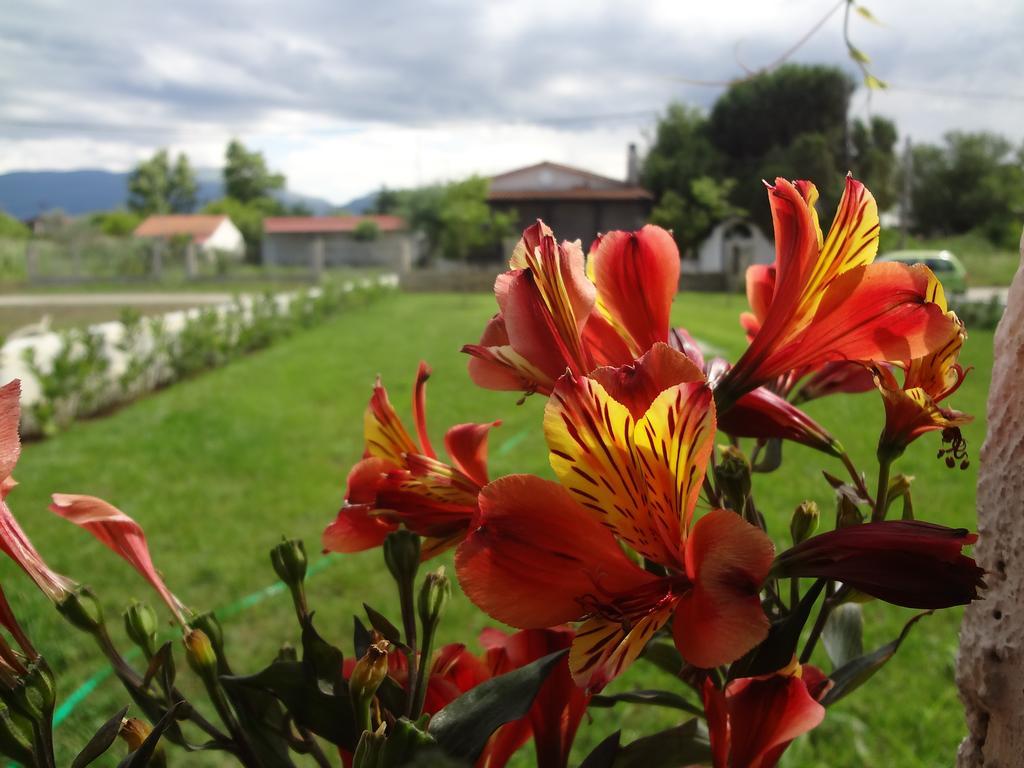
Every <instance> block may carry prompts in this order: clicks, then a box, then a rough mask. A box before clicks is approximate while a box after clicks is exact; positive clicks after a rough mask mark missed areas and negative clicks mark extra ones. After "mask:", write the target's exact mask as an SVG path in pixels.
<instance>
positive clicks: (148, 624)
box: [124, 600, 160, 658]
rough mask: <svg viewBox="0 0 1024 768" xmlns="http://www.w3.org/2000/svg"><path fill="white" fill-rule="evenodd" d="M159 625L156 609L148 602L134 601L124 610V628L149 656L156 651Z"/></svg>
mask: <svg viewBox="0 0 1024 768" xmlns="http://www.w3.org/2000/svg"><path fill="white" fill-rule="evenodd" d="M159 626H160V622H159V620H158V619H157V617H156V611H154V610H153V609H152V608H150V607H149V606H148V605H147V604H146V603H140V602H138V601H137V600H136V601H133V602H132V604H131V605H129V606H128V609H127V610H126V611H125V612H124V630H125V632H127V633H128V637H129V638H131V641H132V642H133V643H135V644H136V645H137V646H139V647H140V648H141V649H142V650H143V652H144V653H145V654H146V657H147V658H148V657H150V656H152V655H153V654H154V653H155V652H156V632H157V629H158V628H159Z"/></svg>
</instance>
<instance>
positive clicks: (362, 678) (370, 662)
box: [348, 640, 388, 731]
mask: <svg viewBox="0 0 1024 768" xmlns="http://www.w3.org/2000/svg"><path fill="white" fill-rule="evenodd" d="M387 675H388V641H387V640H377V641H376V642H373V643H371V644H370V645H369V647H368V648H367V649H366V653H364V654H363V657H362V658H361V659H359V661H357V662H356V666H355V669H353V670H352V675H351V677H349V679H348V693H349V697H350V698H351V700H352V709H353V710H354V711H355V715H356V723H358V724H359V726H360V727H361V728H362V729H363V730H364V731H369V730H370V724H371V720H370V704H371V703H372V702H373V697H374V695H375V694H376V693H377V689H378V688H380V685H381V683H383V682H384V678H385V677H387Z"/></svg>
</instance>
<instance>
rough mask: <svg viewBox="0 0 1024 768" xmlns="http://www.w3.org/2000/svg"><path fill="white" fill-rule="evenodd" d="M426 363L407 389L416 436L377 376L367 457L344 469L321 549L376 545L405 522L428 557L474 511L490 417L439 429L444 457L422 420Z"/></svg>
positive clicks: (367, 422)
mask: <svg viewBox="0 0 1024 768" xmlns="http://www.w3.org/2000/svg"><path fill="white" fill-rule="evenodd" d="M429 377H430V368H429V367H428V366H427V364H426V363H420V366H419V370H418V372H417V375H416V384H415V387H414V389H413V406H412V407H413V421H414V423H415V425H416V435H417V437H418V438H419V443H417V442H416V441H415V440H414V439H413V438H412V436H411V435H410V434H409V433H408V432H407V431H406V429H405V427H404V426H403V424H402V421H401V419H399V418H398V414H397V413H395V409H394V407H393V406H392V405H391V401H390V400H389V399H388V393H387V390H385V389H384V386H383V385H382V384H381V383H380V380H379V379H378V380H377V383H376V385H375V386H374V388H373V396H372V397H371V398H370V404H369V406H368V407H367V409H366V415H365V416H364V419H363V431H364V435H365V439H366V453H365V458H363V459H362V461H360V462H359V463H358V464H356V465H355V466H354V467H353V468H352V471H351V472H350V473H349V476H348V485H347V488H346V491H345V505H344V506H343V507H342V508H341V510H340V511H339V512H338V517H337V519H336V520H335V521H334V522H333V523H331V524H330V525H329V526H327V528H326V530H324V533H323V547H324V550H325V551H327V552H361V551H363V550H365V549H371V548H373V547H378V546H380V545H381V544H383V543H384V539H385V538H386V537H387V535H388V534H389V533H390V532H391V531H394V530H396V529H397V528H398V526H399V525H405V527H406V528H408V529H409V530H411V531H413V532H414V533H417V534H419V535H420V536H423V537H424V539H425V540H424V542H423V549H422V556H423V559H424V560H425V559H427V558H430V557H433V556H434V555H437V554H439V553H441V552H443V551H444V550H446V549H447V548H449V547H451V546H453V545H455V544H457V543H458V542H460V541H462V539H463V537H464V536H465V535H466V530H467V529H468V528H469V524H470V521H471V520H472V519H473V515H474V514H475V513H476V506H477V494H478V493H479V492H480V489H481V488H482V487H483V486H485V485H486V484H487V481H488V477H487V435H488V432H489V431H490V429H491V428H492V427H496V426H498V425H499V424H500V423H501V422H500V421H495V422H492V423H490V424H456V425H455V426H454V427H452V428H451V429H449V430H448V432H447V434H446V435H445V440H444V442H445V448H446V449H447V451H448V455H449V456H450V457H451V463H450V464H446V463H444V462H443V461H441V460H440V459H438V457H437V454H436V453H435V452H434V448H433V446H432V445H431V444H430V438H429V436H428V435H427V425H426V383H427V379H428V378H429Z"/></svg>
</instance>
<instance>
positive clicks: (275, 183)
mask: <svg viewBox="0 0 1024 768" xmlns="http://www.w3.org/2000/svg"><path fill="white" fill-rule="evenodd" d="M225 160H226V162H225V164H224V194H225V195H226V196H227V197H231V198H234V199H235V200H238V201H240V202H243V203H249V202H252V201H253V200H257V199H259V198H261V197H269V196H270V193H271V192H274V191H275V190H278V189H283V188H284V183H285V178H284V176H283V175H282V174H280V173H272V172H271V171H270V170H269V169H268V168H267V161H266V159H265V158H264V157H263V153H262V152H259V151H250V150H248V149H246V148H245V146H244V145H243V144H242V143H241V142H240V141H238V140H237V139H232V140H231V142H230V143H229V144H228V147H227V152H226V153H225Z"/></svg>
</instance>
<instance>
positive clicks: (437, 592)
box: [417, 565, 452, 628]
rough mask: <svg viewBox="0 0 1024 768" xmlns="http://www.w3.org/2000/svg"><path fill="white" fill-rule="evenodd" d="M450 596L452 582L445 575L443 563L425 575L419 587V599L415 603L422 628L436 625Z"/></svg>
mask: <svg viewBox="0 0 1024 768" xmlns="http://www.w3.org/2000/svg"><path fill="white" fill-rule="evenodd" d="M451 596H452V583H451V581H449V579H448V576H446V575H445V572H444V566H443V565H442V566H441V567H440V568H438V569H437V570H436V571H433V572H431V573H428V574H427V575H426V578H424V579H423V584H422V586H421V587H420V599H419V603H418V605H417V608H418V610H419V614H420V621H421V622H423V626H424V628H426V627H433V626H436V625H437V623H438V622H439V621H440V620H441V615H442V614H443V613H444V608H445V606H446V605H448V600H449V598H450V597H451Z"/></svg>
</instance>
